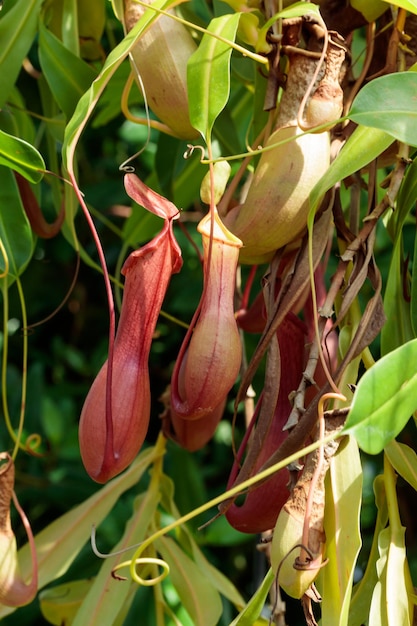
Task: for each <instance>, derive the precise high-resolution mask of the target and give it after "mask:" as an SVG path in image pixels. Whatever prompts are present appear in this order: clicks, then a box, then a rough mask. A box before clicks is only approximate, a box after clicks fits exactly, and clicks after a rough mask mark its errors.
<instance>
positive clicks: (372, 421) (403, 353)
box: [344, 339, 417, 454]
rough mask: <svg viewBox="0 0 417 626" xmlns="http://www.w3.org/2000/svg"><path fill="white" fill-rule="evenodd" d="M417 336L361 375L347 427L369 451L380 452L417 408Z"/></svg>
mask: <svg viewBox="0 0 417 626" xmlns="http://www.w3.org/2000/svg"><path fill="white" fill-rule="evenodd" d="M416 363H417V339H413V340H412V341H409V342H408V343H406V344H404V345H403V346H401V347H399V348H397V349H396V350H393V351H392V352H390V353H389V354H387V355H386V356H384V357H383V358H382V359H380V360H379V361H378V362H377V363H376V364H375V365H374V366H373V367H371V369H369V370H368V371H367V372H366V373H365V374H364V376H363V377H362V378H361V379H360V381H359V384H358V387H357V389H356V391H355V394H354V396H353V402H352V408H351V410H350V412H349V415H348V418H347V420H346V425H345V428H344V432H345V433H349V434H352V435H354V436H355V438H356V440H357V442H358V444H359V446H360V447H361V448H362V450H364V451H365V452H368V453H369V454H378V453H379V452H381V451H382V450H383V449H384V448H385V446H386V445H387V444H388V443H389V442H390V441H392V439H394V438H395V437H396V436H397V435H398V433H400V432H401V430H402V429H403V428H404V426H405V424H406V423H407V421H408V420H409V418H410V416H411V414H412V413H413V412H414V411H415V410H416V409H417V370H416Z"/></svg>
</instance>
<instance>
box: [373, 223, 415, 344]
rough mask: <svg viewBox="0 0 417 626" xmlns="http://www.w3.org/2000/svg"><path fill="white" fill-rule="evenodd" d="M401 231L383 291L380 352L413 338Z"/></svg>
mask: <svg viewBox="0 0 417 626" xmlns="http://www.w3.org/2000/svg"><path fill="white" fill-rule="evenodd" d="M403 256H404V254H403V245H402V237H401V231H400V236H399V237H397V238H396V242H395V245H394V249H393V251H392V254H391V262H390V266H389V271H388V277H387V282H386V287H385V293H384V313H385V315H386V318H387V321H386V323H385V324H384V326H383V328H382V331H381V354H382V355H384V354H388V353H389V352H391V351H392V350H395V348H398V346H401V345H403V344H404V343H406V342H407V341H410V340H411V339H414V337H415V333H414V331H413V328H412V325H411V303H410V301H409V300H408V299H407V298H406V297H405V295H406V294H405V293H404V287H405V283H404V259H403Z"/></svg>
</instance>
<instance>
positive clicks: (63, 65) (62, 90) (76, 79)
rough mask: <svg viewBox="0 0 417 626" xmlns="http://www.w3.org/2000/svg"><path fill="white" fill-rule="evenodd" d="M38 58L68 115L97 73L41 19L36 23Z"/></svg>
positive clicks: (55, 94)
mask: <svg viewBox="0 0 417 626" xmlns="http://www.w3.org/2000/svg"><path fill="white" fill-rule="evenodd" d="M39 61H40V64H41V68H42V72H43V73H44V75H45V78H46V81H47V83H48V85H49V87H50V89H51V92H52V94H53V96H54V98H55V100H56V102H57V103H58V105H59V107H60V109H61V110H62V111H63V112H64V113H65V115H66V116H67V118H70V117H71V115H72V114H73V113H74V110H75V107H76V106H77V104H78V101H79V99H80V98H81V96H82V95H83V94H84V92H85V91H86V90H87V89H88V88H89V86H90V85H91V83H92V82H93V80H94V79H95V78H96V77H97V73H96V72H95V71H94V70H93V69H92V68H91V67H90V66H89V65H87V63H85V62H84V61H82V60H81V59H80V58H79V57H77V56H76V55H75V54H73V53H72V52H70V50H68V49H67V48H66V47H65V46H64V45H63V44H62V42H61V41H60V40H59V39H58V38H57V37H55V35H53V34H52V33H51V31H50V30H48V29H47V28H46V26H45V25H44V24H43V23H42V22H41V24H40V27H39Z"/></svg>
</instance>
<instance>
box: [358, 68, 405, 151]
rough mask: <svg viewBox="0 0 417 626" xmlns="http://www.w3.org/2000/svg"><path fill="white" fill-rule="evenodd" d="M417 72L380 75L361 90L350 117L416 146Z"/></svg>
mask: <svg viewBox="0 0 417 626" xmlns="http://www.w3.org/2000/svg"><path fill="white" fill-rule="evenodd" d="M416 98H417V73H416V72H397V73H394V74H388V75H386V76H380V77H379V78H376V79H375V80H372V81H371V82H369V83H368V84H367V85H365V86H364V87H363V89H361V90H360V92H359V93H358V95H357V96H356V98H355V100H354V101H353V104H352V108H351V110H350V113H349V117H350V119H351V120H353V121H354V122H357V123H358V124H363V125H364V126H369V127H372V128H379V129H380V130H383V131H385V132H386V133H388V134H389V135H392V136H393V137H395V139H398V140H399V141H402V142H404V143H407V144H410V145H412V146H417V109H416V107H415V101H416Z"/></svg>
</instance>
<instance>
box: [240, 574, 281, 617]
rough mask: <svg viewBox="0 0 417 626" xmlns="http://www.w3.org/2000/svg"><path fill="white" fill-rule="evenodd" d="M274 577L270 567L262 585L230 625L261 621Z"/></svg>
mask: <svg viewBox="0 0 417 626" xmlns="http://www.w3.org/2000/svg"><path fill="white" fill-rule="evenodd" d="M274 578H275V575H274V572H273V571H272V570H271V568H270V569H269V570H268V572H267V573H266V576H265V578H264V579H263V581H262V583H261V585H260V586H259V587H258V589H257V590H256V592H255V593H254V594H253V596H252V597H251V599H250V600H249V602H248V603H247V604H246V606H245V608H244V609H243V610H242V611H241V612H240V613H239V615H238V616H237V617H235V619H234V620H233V622H232V623H231V624H230V626H253V625H254V624H257V623H260V622H257V620H258V618H259V616H260V614H261V612H262V609H263V608H264V606H265V601H266V598H267V596H268V593H269V590H270V589H271V586H272V583H273V582H274Z"/></svg>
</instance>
